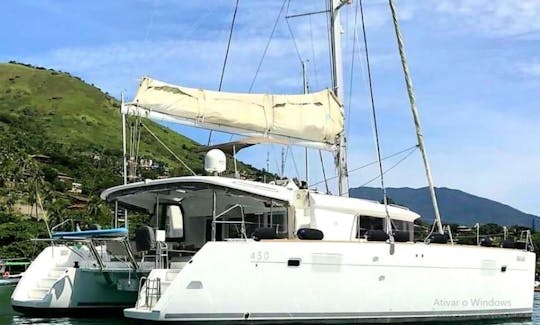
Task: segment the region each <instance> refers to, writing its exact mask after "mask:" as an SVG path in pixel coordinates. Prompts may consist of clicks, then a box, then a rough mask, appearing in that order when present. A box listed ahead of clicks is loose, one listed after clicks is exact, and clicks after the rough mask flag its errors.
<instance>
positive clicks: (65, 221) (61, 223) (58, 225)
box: [51, 218, 73, 233]
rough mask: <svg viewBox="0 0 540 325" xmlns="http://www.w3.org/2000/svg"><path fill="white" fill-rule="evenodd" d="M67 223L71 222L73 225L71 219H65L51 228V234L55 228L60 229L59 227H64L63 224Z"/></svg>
mask: <svg viewBox="0 0 540 325" xmlns="http://www.w3.org/2000/svg"><path fill="white" fill-rule="evenodd" d="M68 221H71V222H72V223H73V219H72V218H69V219H66V220H64V221H62V222H60V223H59V224H57V225H56V226H54V227H52V228H51V233H52V232H53V231H54V230H55V229H56V228H58V227H60V226H62V225H64V224H66V223H67V222H68Z"/></svg>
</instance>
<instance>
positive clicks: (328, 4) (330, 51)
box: [326, 1, 334, 85]
mask: <svg viewBox="0 0 540 325" xmlns="http://www.w3.org/2000/svg"><path fill="white" fill-rule="evenodd" d="M331 2H332V1H326V11H327V12H328V15H327V19H326V30H330V25H331V22H332V20H333V19H334V18H333V17H332V12H333V10H332V8H331V6H333V4H332V3H331ZM326 34H327V37H328V64H329V67H330V69H332V58H333V57H334V53H333V47H332V36H331V35H330V34H331V33H326ZM330 76H331V77H330V81H331V84H332V85H333V84H334V74H333V73H331V74H330Z"/></svg>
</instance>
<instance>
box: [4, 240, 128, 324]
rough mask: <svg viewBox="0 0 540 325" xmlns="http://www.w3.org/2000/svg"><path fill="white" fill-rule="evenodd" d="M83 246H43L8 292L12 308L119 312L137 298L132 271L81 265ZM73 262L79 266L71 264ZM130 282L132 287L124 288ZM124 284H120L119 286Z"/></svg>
mask: <svg viewBox="0 0 540 325" xmlns="http://www.w3.org/2000/svg"><path fill="white" fill-rule="evenodd" d="M87 256H89V255H88V252H87V251H85V250H84V249H82V250H80V251H76V250H75V249H73V248H68V247H66V246H61V245H60V246H54V247H47V248H46V249H44V250H43V252H41V253H40V255H39V256H38V257H37V258H36V259H35V260H34V262H32V264H31V265H30V267H29V268H28V270H27V271H26V272H25V273H24V275H23V277H22V278H21V280H20V281H19V283H18V285H17V287H16V288H15V291H14V292H13V294H12V296H11V304H12V307H13V309H14V310H16V311H18V312H21V313H24V314H29V315H35V316H58V315H70V316H71V315H84V316H85V317H89V316H92V311H99V314H97V315H102V314H103V313H107V314H114V313H117V314H121V311H122V309H124V308H127V307H130V306H133V305H134V303H135V301H136V300H137V290H136V288H137V286H138V278H137V274H136V273H135V272H128V271H125V270H114V269H112V270H110V271H108V272H102V271H100V269H99V268H93V269H88V268H81V267H80V265H82V264H85V262H86V261H85V258H86V257H87ZM75 262H77V263H78V264H79V267H74V265H75V264H76V263H75ZM128 282H131V283H132V287H133V289H134V290H121V289H125V284H127V283H128ZM122 285H124V288H122Z"/></svg>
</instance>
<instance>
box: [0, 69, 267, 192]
mask: <svg viewBox="0 0 540 325" xmlns="http://www.w3.org/2000/svg"><path fill="white" fill-rule="evenodd" d="M119 108H120V103H119V101H118V100H117V99H115V98H113V97H112V96H110V95H109V94H107V93H104V92H102V91H101V90H100V89H99V88H97V87H95V86H94V85H90V84H87V83H86V82H84V81H83V80H81V79H80V78H78V77H75V76H72V75H70V74H69V73H65V72H60V71H55V70H52V69H46V68H42V67H34V66H31V65H27V64H21V63H16V62H11V63H4V64H0V141H1V142H0V143H2V147H3V148H0V152H3V153H4V155H6V154H8V155H13V154H15V153H19V154H20V156H21V157H20V159H24V158H25V157H27V156H35V155H40V156H47V157H50V160H51V161H50V162H49V163H48V164H47V165H48V166H44V168H42V169H43V170H42V171H43V172H45V174H46V175H45V176H47V172H49V174H50V173H53V174H55V173H56V174H65V175H67V176H69V177H73V178H75V179H76V180H77V181H80V182H81V183H82V186H83V191H86V192H94V191H99V190H102V189H103V188H104V187H108V186H110V185H117V184H120V183H121V178H120V176H121V171H122V168H121V159H122V133H121V117H120V112H119ZM138 122H139V121H138V120H136V118H135V117H131V118H129V119H128V124H129V125H131V126H134V125H135V126H136V125H138ZM142 123H144V125H145V126H147V127H148V128H149V129H150V130H151V131H152V132H153V133H154V134H156V136H157V137H158V138H160V139H161V140H162V141H163V142H165V143H166V145H167V146H168V147H169V148H171V149H172V150H173V151H174V152H175V154H177V155H178V156H179V157H181V158H182V159H183V160H184V161H185V162H186V164H187V165H188V166H189V167H190V168H191V169H192V170H194V171H195V172H197V173H198V174H200V173H204V171H203V168H202V167H203V160H204V156H203V154H202V153H199V152H198V151H197V149H198V147H199V145H198V144H197V143H195V142H194V141H192V140H190V139H188V138H186V137H184V136H182V135H179V134H178V133H176V132H174V131H172V130H170V129H168V128H166V127H164V126H161V125H159V124H157V123H154V122H152V121H150V120H147V119H143V120H142ZM129 125H128V128H129ZM140 129H141V128H140ZM141 130H142V131H141V132H140V146H138V147H137V151H138V157H139V158H144V159H152V160H153V161H154V162H157V163H158V164H156V166H157V165H159V166H161V167H164V168H161V170H160V173H163V171H164V170H167V171H168V172H169V173H170V175H171V176H180V175H187V174H189V173H188V171H187V170H186V169H185V168H184V167H183V166H182V165H181V164H180V163H179V162H178V161H177V160H176V159H175V158H174V157H173V156H172V155H171V154H170V153H169V152H168V151H167V150H166V149H165V148H164V147H163V146H161V145H160V144H159V143H158V142H157V141H156V140H155V139H154V137H153V136H152V135H150V134H149V132H147V131H146V130H144V129H141ZM137 137H139V135H137ZM4 158H5V157H4ZM89 158H90V159H89ZM92 158H96V159H98V160H100V162H99V163H96V162H95V161H94V160H93V159H92ZM2 161H3V160H2V157H0V165H1V162H2ZM81 165H88V166H86V167H84V168H82V167H81ZM239 165H240V170H242V171H246V172H247V173H250V174H256V173H258V171H256V170H255V169H253V168H250V166H246V165H244V164H241V163H240V164H239ZM96 168H97V169H99V173H98V172H96V170H97V169H96ZM145 172H146V174H143V175H142V176H143V177H145V178H154V177H156V176H158V175H159V173H158V174H156V173H157V172H152V171H151V170H150V168H148V170H147V171H145ZM89 173H90V174H89ZM104 174H105V175H104ZM108 174H111V175H109V176H110V177H109V179H108V180H107V181H100V179H101V178H102V176H107V175H108ZM50 176H51V175H49V177H48V178H49V180H52V177H50ZM96 178H97V179H98V182H97V183H99V184H96ZM0 187H2V184H0Z"/></svg>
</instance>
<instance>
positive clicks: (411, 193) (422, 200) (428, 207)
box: [349, 187, 537, 227]
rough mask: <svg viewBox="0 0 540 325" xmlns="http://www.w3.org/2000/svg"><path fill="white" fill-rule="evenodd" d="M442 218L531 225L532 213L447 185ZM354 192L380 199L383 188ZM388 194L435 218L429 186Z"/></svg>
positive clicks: (424, 217) (439, 198) (439, 197)
mask: <svg viewBox="0 0 540 325" xmlns="http://www.w3.org/2000/svg"><path fill="white" fill-rule="evenodd" d="M435 192H436V194H437V201H438V203H439V209H440V213H441V217H442V219H443V222H444V223H457V224H461V225H474V224H475V223H477V222H478V223H480V224H486V223H496V224H499V225H501V226H503V225H506V226H510V225H520V226H525V227H531V225H532V220H533V218H535V217H537V216H535V215H532V214H527V213H524V212H521V211H519V210H517V209H514V208H512V207H511V206H508V205H506V204H502V203H499V202H496V201H493V200H489V199H486V198H482V197H479V196H475V195H472V194H469V193H465V192H463V191H460V190H454V189H450V188H445V187H439V188H436V189H435ZM349 193H350V195H351V196H353V197H358V198H366V199H370V200H377V201H380V200H381V198H382V194H381V189H380V188H373V187H358V188H351V189H350V192H349ZM387 195H388V197H389V198H390V199H391V200H392V201H393V202H395V203H396V204H399V205H403V206H406V207H408V208H409V209H411V210H413V211H415V212H417V213H418V214H420V215H421V216H422V220H424V221H426V222H429V221H432V220H433V219H434V212H433V205H432V203H431V198H430V195H429V189H428V188H427V187H422V188H418V189H414V188H408V187H402V188H387Z"/></svg>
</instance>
